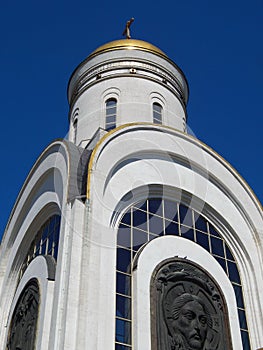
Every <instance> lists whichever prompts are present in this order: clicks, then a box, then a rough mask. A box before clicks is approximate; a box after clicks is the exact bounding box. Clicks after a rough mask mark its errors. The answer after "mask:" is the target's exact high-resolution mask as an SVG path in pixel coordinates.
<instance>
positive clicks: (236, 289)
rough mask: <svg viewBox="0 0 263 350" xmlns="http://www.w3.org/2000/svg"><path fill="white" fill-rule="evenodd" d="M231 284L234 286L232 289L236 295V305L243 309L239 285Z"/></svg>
mask: <svg viewBox="0 0 263 350" xmlns="http://www.w3.org/2000/svg"><path fill="white" fill-rule="evenodd" d="M233 286H234V291H235V295H236V300H237V306H238V307H241V308H242V309H244V302H243V296H242V289H241V286H237V285H236V284H234V285H233Z"/></svg>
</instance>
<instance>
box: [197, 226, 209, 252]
mask: <svg viewBox="0 0 263 350" xmlns="http://www.w3.org/2000/svg"><path fill="white" fill-rule="evenodd" d="M196 242H197V243H198V244H199V245H201V246H202V247H203V248H205V249H206V250H207V251H210V248H209V241H208V235H207V234H205V233H203V232H199V231H196Z"/></svg>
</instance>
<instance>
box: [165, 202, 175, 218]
mask: <svg viewBox="0 0 263 350" xmlns="http://www.w3.org/2000/svg"><path fill="white" fill-rule="evenodd" d="M164 213H165V214H164V216H165V217H166V219H169V220H173V221H177V222H178V211H177V203H174V202H170V201H164Z"/></svg>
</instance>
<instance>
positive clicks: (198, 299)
mask: <svg viewBox="0 0 263 350" xmlns="http://www.w3.org/2000/svg"><path fill="white" fill-rule="evenodd" d="M154 276H155V277H154V278H153V279H152V300H151V303H152V310H153V314H154V317H153V321H152V329H153V330H154V329H155V330H156V331H155V332H153V336H152V344H153V347H152V348H153V349H154V350H208V349H209V350H210V349H213V350H231V349H232V345H231V340H230V337H229V324H228V319H227V310H226V307H225V303H224V300H223V297H222V294H221V291H220V290H219V288H218V287H217V285H216V284H215V283H214V281H213V280H212V279H211V277H210V276H209V275H208V274H207V273H206V272H205V271H203V270H202V269H201V268H200V267H197V265H196V264H194V263H192V262H190V261H189V262H188V261H186V260H185V259H179V258H176V259H173V260H168V263H166V264H162V267H161V268H159V269H158V271H157V272H156V274H155V275H154ZM153 303H154V304H155V305H153ZM154 310H155V312H154ZM153 322H154V323H155V324H153ZM156 334H157V337H156Z"/></svg>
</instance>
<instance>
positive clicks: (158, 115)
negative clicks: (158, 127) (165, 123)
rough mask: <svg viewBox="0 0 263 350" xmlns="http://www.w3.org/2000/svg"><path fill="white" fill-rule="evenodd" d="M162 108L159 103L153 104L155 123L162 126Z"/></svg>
mask: <svg viewBox="0 0 263 350" xmlns="http://www.w3.org/2000/svg"><path fill="white" fill-rule="evenodd" d="M162 110H163V108H162V106H161V105H160V104H159V103H156V102H154V103H153V122H154V123H155V124H162Z"/></svg>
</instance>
